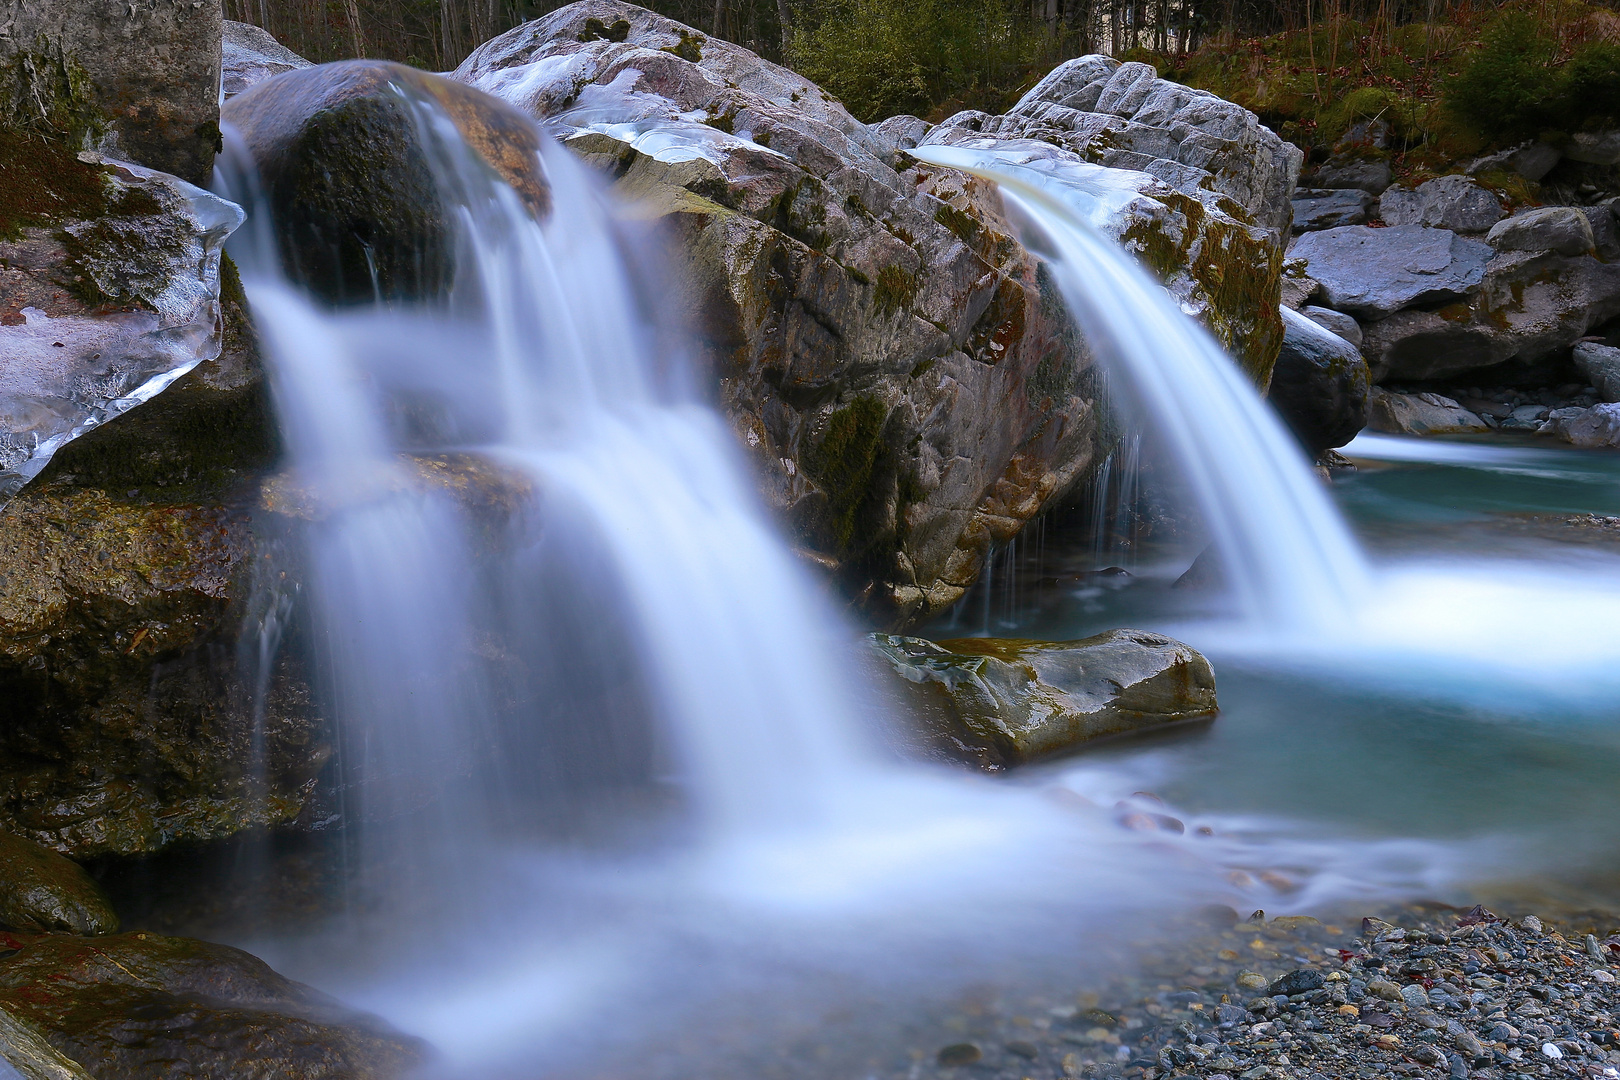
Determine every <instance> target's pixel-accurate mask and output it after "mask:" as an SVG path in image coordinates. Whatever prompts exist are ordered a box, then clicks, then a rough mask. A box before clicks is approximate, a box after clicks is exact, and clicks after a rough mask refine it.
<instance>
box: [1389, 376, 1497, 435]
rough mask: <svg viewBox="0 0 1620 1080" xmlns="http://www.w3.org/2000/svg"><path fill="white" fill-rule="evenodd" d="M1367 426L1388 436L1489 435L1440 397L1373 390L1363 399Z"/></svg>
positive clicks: (1471, 415) (1478, 422)
mask: <svg viewBox="0 0 1620 1080" xmlns="http://www.w3.org/2000/svg"><path fill="white" fill-rule="evenodd" d="M1367 426H1368V427H1370V428H1372V429H1373V430H1374V431H1382V432H1386V433H1388V434H1391V435H1465V434H1471V433H1474V432H1481V431H1489V430H1490V427H1489V426H1488V425H1487V424H1486V423H1485V421H1483V420H1481V419H1480V418H1479V417H1478V416H1477V415H1476V414H1474V413H1471V412H1469V411H1468V410H1467V409H1465V408H1463V407H1462V406H1461V405H1459V404H1457V402H1455V401H1453V400H1452V399H1451V398H1448V397H1445V396H1443V395H1441V394H1398V393H1395V392H1394V391H1391V390H1385V389H1384V388H1383V387H1381V386H1375V387H1373V388H1372V390H1371V391H1370V392H1369V393H1368V395H1367Z"/></svg>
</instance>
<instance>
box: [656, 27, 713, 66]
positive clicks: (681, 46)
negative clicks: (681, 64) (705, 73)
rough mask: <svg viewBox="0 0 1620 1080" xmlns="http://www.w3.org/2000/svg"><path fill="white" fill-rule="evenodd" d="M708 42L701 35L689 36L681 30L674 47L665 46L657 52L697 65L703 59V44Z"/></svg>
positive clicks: (689, 34)
mask: <svg viewBox="0 0 1620 1080" xmlns="http://www.w3.org/2000/svg"><path fill="white" fill-rule="evenodd" d="M707 40H709V39H708V38H706V37H704V36H703V35H702V34H691V33H688V32H687V31H686V30H685V29H682V30H681V40H680V41H678V42H676V43H675V44H674V45H665V46H664V47H663V48H662V49H659V50H658V51H659V52H667V53H671V54H673V55H675V56H678V57H680V58H681V59H682V60H687V61H690V62H691V63H694V64H696V63H699V62H701V61H702V59H703V43H704V42H705V41H707Z"/></svg>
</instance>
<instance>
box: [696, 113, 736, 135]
mask: <svg viewBox="0 0 1620 1080" xmlns="http://www.w3.org/2000/svg"><path fill="white" fill-rule="evenodd" d="M703 122H704V123H705V124H707V125H709V126H710V127H712V128H714V129H715V130H717V131H723V132H725V133H726V134H727V135H735V134H736V133H737V122H736V113H733V112H723V113H720V114H719V115H718V116H711V117H708V118H707V119H705V120H704V121H703Z"/></svg>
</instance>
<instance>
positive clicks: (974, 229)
mask: <svg viewBox="0 0 1620 1080" xmlns="http://www.w3.org/2000/svg"><path fill="white" fill-rule="evenodd" d="M934 220H935V221H937V222H939V223H940V224H941V225H943V226H945V227H946V228H947V229H949V230H951V232H953V233H955V234H956V236H957V238H958V239H960V240H961V241H962V242H963V243H964V244H972V243H973V241H974V240H975V239H977V238H978V235H979V220H978V218H975V217H974V216H973V215H972V214H970V213H968V212H967V211H965V210H958V209H957V208H956V207H954V206H952V205H951V204H950V203H945V204H943V205H941V206H940V208H939V209H938V210H935V211H934Z"/></svg>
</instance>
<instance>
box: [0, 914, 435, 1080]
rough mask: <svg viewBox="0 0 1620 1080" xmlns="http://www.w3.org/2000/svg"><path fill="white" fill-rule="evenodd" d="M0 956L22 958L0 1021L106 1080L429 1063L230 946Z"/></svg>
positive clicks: (365, 1079) (1, 992) (397, 1070)
mask: <svg viewBox="0 0 1620 1080" xmlns="http://www.w3.org/2000/svg"><path fill="white" fill-rule="evenodd" d="M0 945H4V946H5V947H6V948H7V949H13V950H17V951H16V952H15V953H14V954H13V955H10V956H8V957H7V958H6V961H5V963H4V964H3V965H0V1009H3V1010H4V1012H5V1013H6V1014H9V1017H10V1019H11V1021H12V1024H13V1025H16V1023H17V1022H18V1021H21V1022H22V1025H26V1028H25V1029H24V1030H25V1031H27V1030H29V1029H31V1030H32V1031H34V1032H38V1033H40V1034H42V1035H43V1036H44V1038H45V1039H46V1040H47V1041H48V1042H49V1043H50V1045H51V1046H52V1047H54V1049H55V1050H56V1051H57V1052H58V1053H60V1054H61V1055H63V1056H65V1057H66V1058H68V1059H71V1062H72V1063H73V1064H76V1065H78V1066H80V1067H81V1068H82V1069H83V1071H84V1072H86V1073H88V1074H90V1075H92V1076H95V1077H98V1078H103V1080H111V1078H116V1077H128V1078H130V1080H145V1078H153V1080H155V1078H157V1077H160V1076H173V1075H177V1074H178V1075H187V1076H216V1077H225V1076H244V1075H264V1076H283V1077H321V1078H326V1080H388V1078H391V1077H396V1076H401V1075H403V1074H405V1073H407V1072H408V1071H409V1070H410V1069H411V1068H413V1067H414V1066H415V1065H417V1064H418V1063H420V1062H421V1061H422V1060H423V1059H424V1058H425V1057H426V1048H425V1047H424V1046H423V1044H422V1043H421V1042H420V1041H419V1040H416V1039H413V1038H410V1037H409V1036H405V1035H402V1034H400V1033H399V1032H397V1031H394V1030H393V1029H392V1028H390V1027H389V1026H388V1025H387V1024H385V1023H384V1022H383V1021H381V1020H379V1019H377V1018H375V1017H371V1016H367V1015H364V1014H361V1013H356V1012H354V1011H352V1010H350V1009H347V1008H345V1007H344V1006H342V1005H340V1004H338V1003H337V1002H336V1001H334V1000H332V999H331V998H328V997H326V996H325V995H324V994H321V993H319V992H318V991H316V990H313V989H311V988H310V987H307V986H304V985H302V984H300V983H296V982H293V981H292V980H290V979H287V978H284V977H282V976H281V975H278V974H276V973H275V972H274V971H272V970H271V969H270V968H269V967H268V966H267V965H266V964H265V963H264V962H263V961H261V960H258V959H257V958H255V957H253V956H250V955H248V954H247V953H245V952H242V951H240V950H238V949H232V948H229V947H228V946H224V945H212V944H208V943H205V942H201V941H191V940H188V939H185V938H172V937H160V936H158V935H156V934H147V933H134V934H121V935H118V936H115V937H104V938H96V939H93V940H90V939H85V938H75V937H68V936H64V935H58V934H45V935H32V934H0ZM7 1026H10V1025H5V1024H3V1023H0V1035H3V1034H4V1032H5V1028H6V1027H7ZM52 1064H53V1065H55V1066H56V1068H58V1069H62V1068H63V1066H62V1065H61V1064H60V1063H59V1062H56V1063H52ZM249 1070H257V1071H249ZM44 1075H47V1076H49V1075H51V1073H49V1072H46V1073H44ZM58 1075H62V1074H60V1073H59V1074H58ZM66 1075H70V1076H71V1075H73V1074H72V1073H71V1072H68V1073H66Z"/></svg>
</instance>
